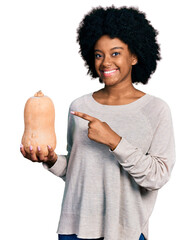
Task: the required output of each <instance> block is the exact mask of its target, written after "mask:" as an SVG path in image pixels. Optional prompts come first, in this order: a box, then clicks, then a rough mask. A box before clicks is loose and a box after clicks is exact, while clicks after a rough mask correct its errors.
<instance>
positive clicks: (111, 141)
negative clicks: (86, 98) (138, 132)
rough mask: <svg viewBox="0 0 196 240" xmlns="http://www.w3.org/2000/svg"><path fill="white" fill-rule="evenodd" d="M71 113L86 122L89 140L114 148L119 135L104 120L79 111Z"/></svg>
mask: <svg viewBox="0 0 196 240" xmlns="http://www.w3.org/2000/svg"><path fill="white" fill-rule="evenodd" d="M71 113H72V114H73V115H75V116H77V117H80V118H83V119H85V120H87V121H89V123H88V126H89V128H88V137H89V138H90V139H91V140H94V141H96V142H99V143H102V144H105V145H107V146H108V147H109V148H110V149H111V150H114V149H115V148H116V147H117V145H118V143H119V142H120V140H121V137H120V136H119V135H118V134H117V133H116V132H114V131H113V130H112V129H111V128H110V126H109V125H108V124H107V123H106V122H102V121H100V120H99V119H97V118H95V117H92V116H89V115H87V114H85V113H81V112H73V111H71Z"/></svg>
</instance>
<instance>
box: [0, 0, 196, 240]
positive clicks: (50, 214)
mask: <svg viewBox="0 0 196 240" xmlns="http://www.w3.org/2000/svg"><path fill="white" fill-rule="evenodd" d="M106 2H107V4H106ZM193 3H194V1H189V0H187V1H169V0H165V1H156V0H154V1H153V0H148V1H146V0H143V1H142V0H140V1H136V0H132V1H125V0H124V1H123V0H121V1H118V0H113V1H110V0H107V1H106V0H100V1H92V0H91V1H90V0H88V1H84V0H83V1H75V0H72V1H70V2H68V1H62V0H61V1H60V0H59V1H54V0H53V1H52V0H47V1H44V0H34V1H29V0H26V1H25V0H23V1H22V0H17V1H14V0H12V1H11V0H3V1H1V2H0V83H1V84H0V87H1V91H0V98H1V99H0V104H1V106H0V114H1V117H0V121H1V124H0V134H1V138H0V139H1V145H0V146H1V154H0V161H1V163H0V195H1V196H0V239H2V240H10V239H20V240H24V239H25V240H26V239H28V240H34V239H37V240H41V239H44V240H46V239H47V240H55V239H57V234H56V229H57V224H58V220H59V215H60V207H61V200H62V196H63V190H64V183H63V181H62V180H61V179H60V178H58V177H56V176H54V175H53V174H51V173H50V172H48V171H46V170H45V169H44V168H43V167H42V165H40V164H36V163H32V162H30V161H28V160H26V159H24V158H23V157H22V155H21V153H20V151H19V146H20V141H21V137H22V134H23V130H24V122H23V121H24V120H23V110H24V104H25V102H26V100H27V99H28V98H29V97H31V96H32V95H33V94H34V93H35V92H37V91H38V90H40V89H41V90H42V91H43V92H44V93H45V94H46V95H48V96H49V97H51V98H52V100H53V102H54V104H55V109H56V122H55V127H56V135H57V148H56V152H57V153H59V154H66V132H67V114H68V107H69V104H70V103H71V101H72V100H74V99H75V98H77V97H79V96H81V95H83V94H86V93H90V92H93V91H96V90H98V89H100V88H102V87H103V85H101V84H100V83H99V82H98V79H97V80H91V79H90V77H89V76H87V75H86V72H87V70H86V68H85V67H84V63H83V61H82V59H81V57H80V56H79V54H78V49H79V48H78V45H77V43H76V29H77V27H78V24H79V22H80V21H81V19H82V18H83V16H84V14H86V13H87V12H88V11H89V10H91V8H92V7H94V6H98V5H101V6H110V5H111V4H114V5H115V6H122V5H126V6H136V7H139V9H140V10H141V11H144V12H146V14H147V18H148V19H149V20H150V21H151V23H152V25H153V26H154V27H155V28H156V29H158V31H159V36H158V41H159V43H160V44H161V51H162V60H161V62H159V64H158V67H157V71H156V72H155V74H154V75H153V76H152V78H151V80H150V81H149V84H148V85H147V86H142V85H137V86H136V87H137V88H138V89H140V90H143V91H144V92H147V93H149V94H152V95H155V96H158V97H160V98H162V99H164V100H165V101H166V102H167V103H168V104H169V106H170V108H171V110H172V116H173V123H174V130H175V138H176V152H177V160H176V165H175V167H174V170H173V174H172V178H171V180H170V181H169V182H168V183H167V184H166V185H165V186H164V187H163V188H162V189H161V190H160V191H159V196H158V199H157V203H156V206H155V209H154V212H153V214H152V216H151V219H150V231H149V236H150V240H166V239H167V240H170V239H171V240H172V239H179V240H181V239H182V240H184V239H196V237H195V236H194V235H195V231H194V228H195V217H194V216H195V214H196V212H195V210H196V208H195V204H196V197H195V196H196V194H195V183H196V179H195V175H196V174H195V169H196V159H195V149H196V147H195V134H196V131H195V130H196V128H195V123H196V117H195V116H196V115H195V114H194V112H195V103H196V101H195V96H194V93H195V87H196V84H195V81H196V79H195V55H196V51H195V50H196V49H195V42H196V37H195V35H194V31H195V24H194V22H195V21H196V18H195V17H194V15H195V10H196V9H195V7H194V5H193ZM27 235H28V237H27ZM111 240H112V239H111Z"/></svg>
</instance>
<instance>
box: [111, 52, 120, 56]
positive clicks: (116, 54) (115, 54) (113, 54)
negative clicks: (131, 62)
mask: <svg viewBox="0 0 196 240" xmlns="http://www.w3.org/2000/svg"><path fill="white" fill-rule="evenodd" d="M119 54H120V53H119V52H114V53H112V56H118V55H119Z"/></svg>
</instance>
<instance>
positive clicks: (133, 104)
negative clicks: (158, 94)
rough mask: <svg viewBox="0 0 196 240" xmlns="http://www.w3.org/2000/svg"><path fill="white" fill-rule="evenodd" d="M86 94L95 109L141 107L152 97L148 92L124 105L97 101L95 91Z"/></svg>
mask: <svg viewBox="0 0 196 240" xmlns="http://www.w3.org/2000/svg"><path fill="white" fill-rule="evenodd" d="M86 96H87V97H88V99H87V102H88V103H90V104H91V106H92V107H94V108H95V109H108V110H115V109H117V110H119V109H121V110H122V109H127V108H129V109H130V108H140V106H143V105H144V104H145V102H148V99H149V98H150V97H151V95H150V94H148V93H146V94H145V95H143V96H142V97H140V98H139V99H137V100H135V101H133V102H131V103H127V104H123V105H106V104H102V103H99V102H97V101H96V100H95V99H94V97H93V92H91V93H89V94H87V95H86Z"/></svg>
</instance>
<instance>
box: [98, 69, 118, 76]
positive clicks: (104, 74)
mask: <svg viewBox="0 0 196 240" xmlns="http://www.w3.org/2000/svg"><path fill="white" fill-rule="evenodd" d="M117 70H118V69H110V70H109V69H108V70H101V73H102V75H103V76H104V77H110V76H112V75H113V74H114V73H116V71H117Z"/></svg>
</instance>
